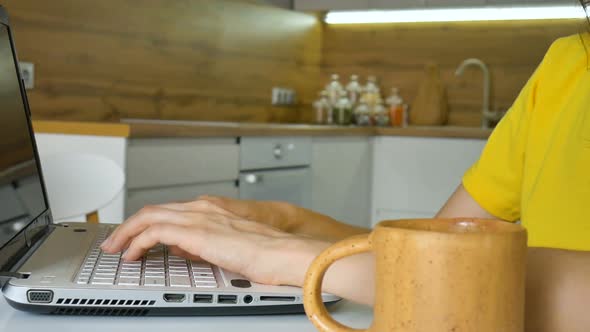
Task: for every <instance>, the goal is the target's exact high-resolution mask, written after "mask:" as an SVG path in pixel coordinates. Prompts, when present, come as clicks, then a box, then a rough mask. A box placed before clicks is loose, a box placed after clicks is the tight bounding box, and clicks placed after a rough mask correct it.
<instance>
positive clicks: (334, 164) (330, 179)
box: [311, 137, 372, 227]
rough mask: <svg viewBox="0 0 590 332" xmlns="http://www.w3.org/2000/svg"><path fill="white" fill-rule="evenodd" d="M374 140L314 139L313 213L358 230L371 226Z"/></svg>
mask: <svg viewBox="0 0 590 332" xmlns="http://www.w3.org/2000/svg"><path fill="white" fill-rule="evenodd" d="M371 141H372V138H369V137H315V138H314V139H313V148H312V151H313V152H312V163H311V169H312V195H311V197H312V209H313V210H314V211H317V212H320V213H323V214H326V215H329V216H331V217H332V218H335V219H336V220H339V221H343V222H346V223H349V224H352V225H356V226H363V227H368V226H369V218H370V201H371V197H370V195H371V160H372V148H371Z"/></svg>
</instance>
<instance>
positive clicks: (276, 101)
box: [271, 87, 296, 106]
mask: <svg viewBox="0 0 590 332" xmlns="http://www.w3.org/2000/svg"><path fill="white" fill-rule="evenodd" d="M295 102H296V94H295V90H293V89H288V88H281V87H273V88H272V94H271V104H272V105H274V106H290V105H294V104H295Z"/></svg>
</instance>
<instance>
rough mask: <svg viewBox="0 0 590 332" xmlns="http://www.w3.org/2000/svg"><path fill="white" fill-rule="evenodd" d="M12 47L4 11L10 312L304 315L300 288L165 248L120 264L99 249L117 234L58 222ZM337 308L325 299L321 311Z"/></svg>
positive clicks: (0, 155) (4, 279)
mask: <svg viewBox="0 0 590 332" xmlns="http://www.w3.org/2000/svg"><path fill="white" fill-rule="evenodd" d="M13 45H14V44H13V41H12V35H11V32H10V26H9V24H8V17H7V14H6V12H5V11H4V10H3V9H2V8H1V7H0V285H1V286H3V287H2V292H3V294H4V297H5V298H6V300H7V301H8V303H9V304H10V305H12V306H13V307H14V308H16V309H20V310H25V311H32V312H37V313H47V314H74V315H117V316H145V315H246V314H278V313H295V312H302V311H303V306H302V292H301V289H300V288H296V287H287V286H267V285H262V284H257V283H254V282H250V281H249V280H246V279H245V278H243V277H242V276H239V275H237V274H234V273H231V272H229V271H225V270H223V269H221V268H219V267H217V266H213V265H211V264H209V263H207V262H204V261H192V260H187V259H184V258H183V257H178V256H173V255H171V254H169V253H168V250H167V248H166V247H165V246H161V245H160V246H156V247H154V248H152V249H151V250H149V252H148V253H146V254H145V256H144V257H143V258H142V260H141V261H136V262H123V261H122V260H121V255H120V254H106V253H103V252H102V251H101V250H100V248H99V245H100V243H102V241H103V240H104V239H105V238H106V237H107V236H108V234H109V233H110V232H111V231H112V230H113V228H114V226H112V225H104V224H103V225H100V224H85V223H67V224H54V223H53V220H52V216H51V210H50V207H49V204H48V200H47V196H46V191H45V185H44V182H43V176H42V174H41V168H40V163H39V157H38V154H37V148H36V144H35V140H34V135H33V132H32V129H31V123H30V112H29V105H28V102H27V99H26V93H25V90H24V84H23V81H22V80H21V78H20V74H19V70H18V62H17V58H16V53H15V49H14V46H13ZM338 300H339V298H337V297H335V296H332V295H329V294H324V301H325V302H326V303H327V304H332V303H335V302H337V301H338Z"/></svg>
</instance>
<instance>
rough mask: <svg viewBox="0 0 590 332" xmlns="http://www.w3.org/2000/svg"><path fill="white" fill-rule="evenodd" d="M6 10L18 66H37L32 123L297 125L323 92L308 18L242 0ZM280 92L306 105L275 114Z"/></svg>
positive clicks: (32, 4) (28, 2)
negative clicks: (289, 91)
mask: <svg viewBox="0 0 590 332" xmlns="http://www.w3.org/2000/svg"><path fill="white" fill-rule="evenodd" d="M2 5H3V6H4V7H6V8H7V9H8V12H9V15H10V16H11V17H10V19H11V22H12V24H13V27H14V30H15V31H14V34H15V38H16V45H17V49H18V52H19V58H20V60H22V61H28V62H33V63H35V70H36V82H35V89H34V90H31V91H29V100H30V103H31V107H32V112H33V116H34V117H35V118H36V119H61V120H89V121H111V120H118V119H119V118H129V117H132V118H158V119H187V120H207V121H224V120H225V121H240V122H295V121H297V120H298V119H299V117H300V109H304V108H305V109H306V108H308V107H310V106H304V105H306V104H307V105H308V104H310V103H311V101H312V100H313V98H314V97H315V92H316V91H317V86H316V84H317V83H316V82H317V79H315V78H317V77H318V75H319V55H320V37H321V31H320V29H321V24H320V22H319V21H318V19H317V18H316V17H314V16H312V15H307V14H303V13H297V12H291V11H286V10H282V9H278V8H273V7H268V6H263V5H257V4H250V3H248V2H247V1H244V2H241V1H176V0H175V1H169V0H153V1H139V2H138V1H132V0H122V1H121V0H101V1H78V0H53V1H39V0H6V1H3V2H2ZM310 78H311V79H310ZM285 85H287V86H289V87H292V88H294V89H296V90H297V92H298V99H299V101H300V105H296V106H295V107H271V106H270V105H271V104H270V98H271V88H272V87H273V86H285ZM302 105H303V106H302Z"/></svg>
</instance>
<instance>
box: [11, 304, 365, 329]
mask: <svg viewBox="0 0 590 332" xmlns="http://www.w3.org/2000/svg"><path fill="white" fill-rule="evenodd" d="M331 311H332V314H333V315H334V318H335V319H337V320H338V321H340V322H342V323H343V324H347V325H349V326H352V327H356V328H363V327H365V328H366V327H367V326H369V325H370V324H371V320H372V316H373V315H372V310H371V309H370V308H367V307H364V306H360V305H356V304H352V303H350V302H346V301H343V302H341V303H339V304H337V305H336V306H335V307H334V309H332V310H331ZM40 329H42V330H43V331H45V332H58V331H59V332H68V331H72V332H79V331H85V332H94V331H97V332H104V331H111V332H117V331H125V332H127V331H142V332H152V331H153V332H162V331H168V330H173V331H175V332H183V331H187V332H188V331H191V332H192V331H208V332H217V331H240V332H264V331H273V332H274V331H282V332H306V331H309V332H314V331H317V330H316V329H315V328H314V326H313V325H312V324H311V322H310V321H309V320H308V319H307V316H305V315H304V314H296V315H273V316H225V317H97V316H51V315H36V314H30V313H26V312H20V311H16V310H14V309H13V308H12V307H10V306H9V305H8V303H6V300H5V299H4V297H1V298H0V331H37V330H40Z"/></svg>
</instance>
